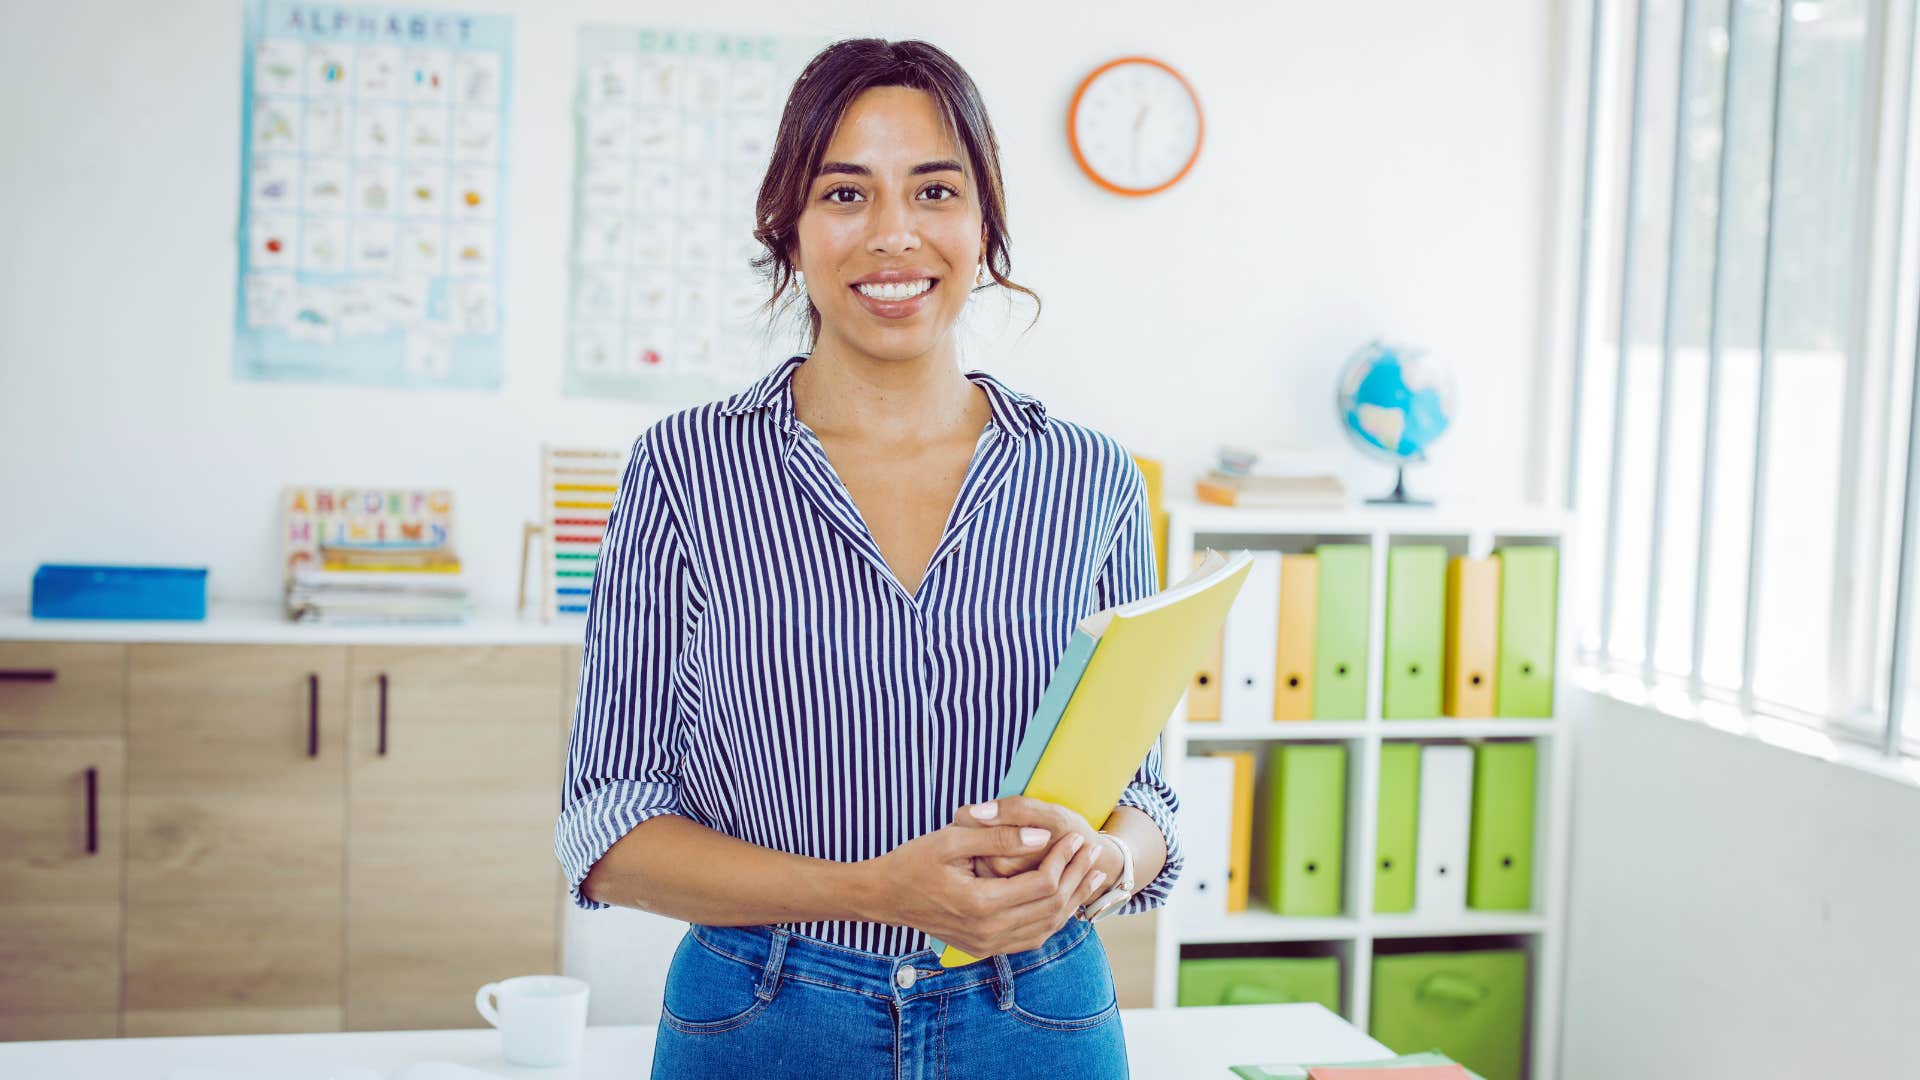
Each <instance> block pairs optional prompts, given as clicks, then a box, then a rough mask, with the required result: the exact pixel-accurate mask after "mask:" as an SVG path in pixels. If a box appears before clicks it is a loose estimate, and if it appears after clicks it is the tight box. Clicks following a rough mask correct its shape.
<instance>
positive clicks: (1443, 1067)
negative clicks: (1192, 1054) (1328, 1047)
mask: <svg viewBox="0 0 1920 1080" xmlns="http://www.w3.org/2000/svg"><path fill="white" fill-rule="evenodd" d="M1233 1075H1235V1076H1237V1077H1239V1078H1240V1080H1482V1078H1481V1076H1480V1074H1478V1073H1476V1072H1474V1071H1472V1070H1471V1069H1468V1068H1467V1067H1466V1066H1464V1065H1459V1064H1455V1063H1454V1061H1453V1059H1452V1058H1449V1057H1447V1055H1445V1054H1442V1053H1438V1052H1429V1053H1425V1054H1402V1055H1401V1056H1399V1057H1394V1058H1384V1059H1382V1060H1379V1061H1350V1062H1344V1063H1341V1064H1327V1065H1235V1066H1233Z"/></svg>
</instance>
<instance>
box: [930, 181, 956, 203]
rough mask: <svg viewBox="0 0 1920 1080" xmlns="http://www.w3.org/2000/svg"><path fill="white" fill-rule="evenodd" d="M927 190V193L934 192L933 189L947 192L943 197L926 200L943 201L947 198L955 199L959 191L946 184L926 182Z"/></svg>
mask: <svg viewBox="0 0 1920 1080" xmlns="http://www.w3.org/2000/svg"><path fill="white" fill-rule="evenodd" d="M927 191H928V192H929V193H931V192H935V191H944V192H946V193H947V194H946V197H945V198H941V199H930V200H928V201H929V202H945V201H947V199H957V198H959V197H960V193H959V192H958V191H956V190H954V189H953V187H952V186H951V185H948V184H928V185H927Z"/></svg>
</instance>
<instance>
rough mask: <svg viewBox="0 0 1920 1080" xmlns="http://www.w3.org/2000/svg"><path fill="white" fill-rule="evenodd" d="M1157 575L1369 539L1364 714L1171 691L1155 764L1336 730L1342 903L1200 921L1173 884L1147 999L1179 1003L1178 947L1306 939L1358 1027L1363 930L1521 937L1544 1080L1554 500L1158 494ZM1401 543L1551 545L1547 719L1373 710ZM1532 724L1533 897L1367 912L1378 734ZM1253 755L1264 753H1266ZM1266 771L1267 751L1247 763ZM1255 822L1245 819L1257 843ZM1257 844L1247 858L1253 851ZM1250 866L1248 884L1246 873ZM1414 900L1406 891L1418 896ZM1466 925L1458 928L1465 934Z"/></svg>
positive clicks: (1552, 863) (1552, 802)
mask: <svg viewBox="0 0 1920 1080" xmlns="http://www.w3.org/2000/svg"><path fill="white" fill-rule="evenodd" d="M1166 510H1167V514H1168V526H1167V541H1166V549H1167V577H1168V580H1169V581H1177V580H1179V579H1180V578H1181V577H1183V576H1184V575H1185V573H1186V568H1187V567H1189V566H1190V565H1191V563H1192V557H1193V552H1195V551H1196V550H1204V549H1205V548H1207V547H1211V548H1214V549H1216V550H1218V551H1221V552H1223V553H1225V552H1230V551H1234V550H1238V549H1242V548H1245V549H1249V550H1279V551H1287V552H1308V551H1311V550H1313V549H1314V548H1315V547H1316V546H1318V545H1320V544H1322V543H1364V544H1367V545H1369V546H1370V548H1371V551H1372V585H1371V589H1370V591H1369V604H1370V611H1369V613H1368V638H1367V673H1368V679H1367V693H1366V717H1365V719H1362V720H1340V721H1276V722H1274V723H1272V724H1268V725H1264V726H1262V727H1259V728H1249V727H1247V726H1245V725H1233V726H1223V724H1221V723H1219V722H1208V723H1204V724H1200V723H1195V724H1189V723H1188V722H1187V718H1186V700H1185V698H1184V697H1182V699H1181V701H1180V703H1179V705H1177V706H1176V707H1175V710H1174V715H1173V718H1172V721H1171V722H1170V723H1169V724H1168V726H1167V730H1166V737H1165V743H1164V747H1163V749H1164V753H1165V759H1166V763H1165V769H1166V771H1167V775H1168V779H1169V781H1170V782H1171V783H1172V785H1173V787H1174V790H1175V791H1178V790H1180V782H1181V774H1182V772H1183V771H1184V770H1183V766H1184V763H1185V761H1186V757H1187V753H1188V752H1189V750H1192V751H1194V752H1199V753H1205V752H1209V751H1214V750H1222V749H1252V750H1261V751H1263V750H1265V749H1266V748H1267V747H1269V746H1272V745H1274V744H1275V743H1279V742H1294V741H1329V740H1331V741H1339V742H1344V743H1346V744H1347V747H1348V755H1347V768H1348V775H1347V821H1346V851H1345V856H1344V859H1343V864H1344V867H1345V872H1344V875H1343V877H1344V889H1345V897H1344V899H1345V904H1344V908H1343V911H1344V914H1342V915H1340V916H1336V917H1325V918H1310V917H1301V916H1285V915H1278V914H1275V913H1274V912H1273V911H1271V910H1270V909H1263V908H1262V907H1261V903H1260V898H1259V896H1258V895H1257V891H1258V890H1257V889H1256V895H1255V896H1254V898H1253V899H1252V901H1251V902H1250V906H1249V910H1247V911H1245V912H1236V913H1233V914H1229V915H1227V916H1225V917H1224V918H1218V919H1211V920H1207V921H1204V922H1201V923H1193V922H1189V921H1188V920H1186V919H1185V918H1183V913H1182V912H1181V910H1180V897H1179V896H1178V895H1176V896H1175V897H1174V899H1172V900H1171V901H1169V902H1168V903H1167V904H1166V905H1164V906H1163V907H1162V908H1161V909H1159V911H1158V912H1157V913H1156V914H1155V918H1156V919H1157V924H1156V926H1155V935H1154V972H1153V976H1154V978H1153V999H1154V1004H1155V1005H1156V1006H1159V1007H1171V1006H1173V1005H1174V1003H1175V1001H1176V988H1177V986H1178V981H1177V980H1178V965H1179V960H1180V956H1181V950H1182V947H1183V946H1189V945H1207V944H1227V943H1236V944H1255V943H1269V942H1317V943H1323V946H1324V947H1325V948H1326V949H1328V950H1329V951H1331V952H1332V953H1333V954H1334V955H1337V956H1339V957H1340V958H1341V967H1342V970H1341V983H1342V995H1343V1001H1342V1006H1343V1008H1342V1012H1343V1013H1344V1015H1345V1016H1346V1017H1347V1018H1348V1019H1349V1020H1350V1021H1352V1022H1353V1023H1354V1025H1355V1026H1357V1027H1359V1028H1360V1029H1361V1030H1363V1031H1364V1030H1366V1029H1367V1028H1368V1027H1369V1018H1368V1011H1369V1004H1370V999H1371V996H1372V985H1371V984H1372V975H1373V957H1374V943H1375V942H1377V941H1385V940H1394V941H1400V940H1405V939H1418V938H1436V939H1448V940H1447V941H1446V942H1445V943H1444V947H1445V948H1446V949H1448V950H1449V951H1451V950H1454V949H1461V948H1469V949H1470V948H1476V947H1479V946H1478V944H1477V943H1476V942H1475V941H1474V939H1482V938H1483V939H1486V947H1487V948H1513V947H1519V948H1521V949H1523V950H1524V951H1525V953H1526V954H1527V957H1528V992H1529V994H1530V996H1531V1001H1530V1003H1529V1004H1530V1009H1529V1012H1528V1018H1527V1019H1528V1028H1529V1042H1528V1052H1527V1055H1528V1056H1527V1069H1528V1076H1529V1077H1531V1078H1532V1080H1552V1078H1553V1077H1554V1072H1555V1070H1554V1063H1555V1061H1556V1059H1557V1056H1558V1045H1559V1031H1560V1001H1561V983H1562V975H1561V971H1562V963H1563V956H1564V953H1565V942H1566V881H1567V843H1568V836H1569V820H1568V813H1569V807H1570V806H1571V802H1572V800H1571V794H1572V791H1571V783H1570V780H1571V775H1572V771H1571V767H1572V762H1573V756H1572V751H1573V747H1572V742H1571V738H1570V731H1569V728H1568V726H1567V725H1566V723H1565V722H1564V720H1563V719H1562V718H1561V716H1560V706H1559V703H1560V702H1561V701H1562V700H1564V698H1565V694H1564V693H1563V691H1562V687H1563V685H1564V684H1565V682H1566V678H1567V673H1568V672H1569V671H1570V670H1571V669H1570V664H1569V661H1570V655H1571V654H1570V651H1569V637H1570V635H1568V634H1567V633H1566V614H1565V609H1566V599H1567V597H1568V595H1569V593H1570V589H1569V587H1568V581H1569V577H1568V568H1569V566H1570V565H1571V563H1572V558H1571V554H1572V553H1571V552H1570V551H1569V549H1568V543H1567V542H1568V539H1569V537H1570V534H1571V529H1570V528H1569V525H1570V522H1569V520H1568V518H1567V516H1566V515H1565V514H1563V513H1561V512H1558V511H1554V510H1547V509H1539V508H1521V509H1512V508H1508V509H1487V510H1468V509H1464V508H1452V509H1450V508H1446V507H1442V508H1439V509H1433V508H1403V507H1366V506H1361V507H1354V508H1352V509H1348V510H1341V511H1311V512H1290V511H1269V510H1238V509H1234V508H1231V507H1219V506H1212V505H1208V504H1204V503H1196V502H1192V501H1169V502H1168V504H1167V506H1166ZM1400 543H1423V544H1432V543H1439V544H1444V545H1445V546H1446V547H1448V549H1449V551H1450V554H1454V555H1474V556H1482V555H1486V554H1488V553H1489V552H1491V551H1492V550H1493V549H1494V548H1495V547H1498V546H1502V545H1505V544H1510V543H1513V544H1519V543H1526V544H1547V545H1552V546H1555V547H1558V548H1559V549H1560V558H1559V574H1560V601H1559V604H1558V605H1557V608H1556V612H1557V615H1558V622H1559V631H1558V633H1557V634H1556V639H1555V650H1556V654H1557V655H1556V660H1555V672H1556V677H1555V684H1554V702H1555V708H1554V714H1555V715H1554V716H1553V717H1552V718H1548V719H1525V720H1520V719H1486V720H1465V719H1449V718H1445V717H1435V718H1433V719H1430V720H1384V719H1382V718H1381V696H1382V687H1383V679H1382V675H1383V671H1384V657H1385V652H1386V619H1385V613H1386V597H1387V552H1388V550H1389V549H1390V548H1391V547H1392V546H1394V545H1396V544H1400ZM1477 738H1529V739H1533V740H1535V741H1536V742H1537V743H1538V745H1539V757H1538V761H1539V773H1538V775H1537V776H1536V779H1535V800H1536V804H1535V808H1534V815H1535V818H1534V856H1533V866H1534V874H1535V880H1534V883H1533V893H1532V895H1533V903H1534V907H1533V910H1531V911H1512V912H1508V911H1472V910H1469V911H1466V912H1463V913H1456V914H1452V915H1446V916H1431V915H1428V916H1423V915H1421V914H1420V913H1419V912H1418V911H1417V910H1416V911H1415V912H1413V913H1408V914H1391V915H1385V914H1376V913H1374V911H1373V877H1374V875H1373V867H1374V865H1375V861H1376V856H1375V841H1376V838H1377V837H1376V834H1377V832H1378V829H1377V818H1378V810H1379V787H1380V747H1381V745H1382V743H1384V742H1389V741H1398V740H1424V741H1431V740H1448V739H1477ZM1262 756H1264V755H1262ZM1257 769H1258V776H1259V783H1260V785H1261V786H1262V787H1264V786H1265V784H1266V783H1267V777H1266V775H1265V773H1266V770H1265V762H1264V761H1262V762H1260V763H1259V765H1258V766H1257ZM1261 832H1262V825H1261V823H1260V822H1259V821H1257V820H1256V823H1255V841H1254V845H1255V848H1256V850H1257V849H1258V848H1259V847H1260V844H1261ZM1257 862H1258V856H1256V863H1257ZM1257 877H1258V875H1256V884H1257ZM1417 903H1418V901H1417V900H1416V904H1417ZM1461 939H1465V940H1461Z"/></svg>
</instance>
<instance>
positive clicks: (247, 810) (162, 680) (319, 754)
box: [122, 645, 347, 1036]
mask: <svg viewBox="0 0 1920 1080" xmlns="http://www.w3.org/2000/svg"><path fill="white" fill-rule="evenodd" d="M346 718H347V650H346V649H345V648H344V647H335V648H328V647H308V646H264V645H242V646H230V645H135V646H133V648H132V653H131V660H130V665H129V673H128V711H127V889H126V955H125V962H126V976H125V978H126V988H125V994H126V998H125V1004H124V1009H125V1017H124V1023H123V1029H122V1033H123V1034H125V1035H129V1036H150V1035H200V1034H243V1033H269V1032H296V1031H339V1030H341V1024H342V1010H341V987H342V985H343V982H342V979H343V975H342V965H343V960H344V956H343V952H344V950H343V947H342V943H343V941H344V939H345V930H346V927H345V896H344V894H345V889H344V884H343V878H342V875H343V872H344V869H345V836H346V776H347V772H346Z"/></svg>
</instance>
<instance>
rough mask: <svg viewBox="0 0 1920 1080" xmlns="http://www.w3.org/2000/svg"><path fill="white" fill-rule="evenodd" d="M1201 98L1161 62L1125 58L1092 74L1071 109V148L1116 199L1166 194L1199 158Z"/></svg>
mask: <svg viewBox="0 0 1920 1080" xmlns="http://www.w3.org/2000/svg"><path fill="white" fill-rule="evenodd" d="M1204 126H1205V125H1204V124H1203V123H1202V121H1201V117H1200V99H1199V97H1197V96H1196V95H1195V94H1194V92H1193V87H1192V86H1191V85H1190V84H1189V83H1188V82H1187V80H1186V79H1185V78H1183V77H1181V75H1180V73H1179V72H1177V71H1175V70H1173V68H1171V67H1168V66H1167V65H1166V64H1163V63H1161V62H1160V61H1158V60H1153V59H1149V58H1148V57H1145V56H1125V57H1121V58H1120V59H1118V60H1111V61H1108V62H1107V63H1105V64H1102V65H1100V66H1099V67H1097V68H1095V69H1093V71H1092V73H1091V74H1089V75H1088V76H1087V77H1086V78H1085V79H1082V80H1081V81H1080V87H1079V89H1077V90H1075V91H1074V92H1073V104H1071V105H1069V106H1067V142H1068V144H1069V145H1071V146H1072V147H1073V158H1074V160H1075V161H1078V162H1079V163H1080V167H1081V168H1082V169H1084V170H1086V174H1087V175H1088V176H1090V177H1092V178H1093V182H1094V183H1096V184H1099V185H1100V186H1101V187H1103V188H1106V189H1107V190H1108V191H1111V192H1114V193H1115V194H1118V195H1151V194H1153V193H1154V192H1156V191H1165V190H1166V189H1168V188H1170V187H1172V186H1173V185H1174V184H1175V183H1177V182H1179V180H1180V178H1181V177H1183V176H1185V175H1187V170H1189V169H1191V168H1193V163H1194V161H1195V159H1197V158H1199V156H1200V136H1201V132H1202V130H1203V128H1204Z"/></svg>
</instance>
